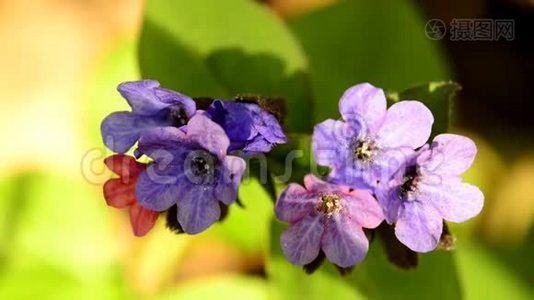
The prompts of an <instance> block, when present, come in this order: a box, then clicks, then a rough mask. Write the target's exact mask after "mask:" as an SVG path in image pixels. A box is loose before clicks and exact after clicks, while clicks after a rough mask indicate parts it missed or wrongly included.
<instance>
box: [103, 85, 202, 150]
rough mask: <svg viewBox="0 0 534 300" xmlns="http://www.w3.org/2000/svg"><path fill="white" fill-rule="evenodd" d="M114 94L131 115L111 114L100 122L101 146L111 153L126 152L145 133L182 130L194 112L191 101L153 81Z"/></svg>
mask: <svg viewBox="0 0 534 300" xmlns="http://www.w3.org/2000/svg"><path fill="white" fill-rule="evenodd" d="M118 90H119V92H120V93H121V95H122V96H123V97H124V98H125V99H126V101H128V104H129V105H130V106H131V108H132V111H131V112H126V111H121V112H114V113H112V114H110V115H109V116H107V117H106V118H105V119H104V121H103V122H102V125H101V132H102V138H103V140H104V144H105V145H106V146H107V147H108V148H109V149H111V150H113V151H114V152H118V153H124V152H126V151H128V150H129V149H130V148H131V147H132V146H133V145H134V144H135V142H137V140H138V139H139V138H140V137H141V135H142V134H143V133H144V132H145V131H147V130H148V129H151V128H154V127H161V126H176V127H180V126H183V125H185V124H186V123H187V121H188V120H189V119H190V118H191V117H192V116H193V115H194V114H195V111H196V105H195V102H194V101H193V100H192V99H191V98H189V97H187V96H185V95H182V94H180V93H177V92H174V91H171V90H168V89H164V88H161V87H160V85H159V82H157V81H155V80H141V81H132V82H124V83H121V84H120V85H119V87H118Z"/></svg>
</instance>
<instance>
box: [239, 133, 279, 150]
mask: <svg viewBox="0 0 534 300" xmlns="http://www.w3.org/2000/svg"><path fill="white" fill-rule="evenodd" d="M236 146H237V147H236ZM274 146H275V145H274V144H271V143H270V142H268V141H267V140H266V139H264V138H263V137H262V136H260V135H258V136H257V137H256V138H254V139H253V140H252V142H250V143H248V144H246V146H245V147H244V148H243V146H242V145H239V144H235V145H232V146H230V147H231V148H232V149H240V148H243V151H245V152H249V153H251V152H252V153H259V152H263V153H265V152H269V151H271V150H272V149H273V147H274Z"/></svg>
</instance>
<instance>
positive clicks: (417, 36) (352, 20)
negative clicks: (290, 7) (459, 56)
mask: <svg viewBox="0 0 534 300" xmlns="http://www.w3.org/2000/svg"><path fill="white" fill-rule="evenodd" d="M289 24H290V27H291V29H292V30H293V32H294V33H295V35H296V36H297V38H298V39H299V40H300V42H301V44H302V46H303V48H304V50H305V51H306V53H307V55H308V59H309V63H310V73H311V78H312V89H313V94H314V96H315V97H314V99H315V101H316V102H315V103H314V106H315V110H314V121H315V122H319V121H322V120H324V119H326V118H337V117H338V116H339V113H338V111H337V109H338V106H337V102H338V101H339V98H340V96H341V95H342V93H343V91H344V90H345V89H347V88H348V87H350V86H352V85H354V84H357V83H360V82H370V83H372V84H374V85H376V86H379V87H382V88H384V89H386V90H401V89H403V88H405V87H407V86H412V85H415V84H418V83H421V82H428V81H431V80H446V79H449V78H450V75H449V70H448V68H447V66H446V63H445V61H444V59H443V58H442V56H441V53H440V52H441V51H440V49H439V44H438V42H435V41H431V40H429V39H428V38H426V36H425V34H424V26H425V25H424V22H423V18H422V16H421V15H420V14H419V12H418V11H416V9H415V6H414V4H413V3H412V1H400V0H393V1H375V0H359V1H339V2H338V3H337V4H335V5H331V6H328V7H327V8H325V9H322V10H318V11H315V12H312V13H311V14H308V15H304V16H302V17H299V18H297V19H294V20H291V21H290V23H289Z"/></svg>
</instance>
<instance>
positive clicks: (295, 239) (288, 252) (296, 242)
mask: <svg viewBox="0 0 534 300" xmlns="http://www.w3.org/2000/svg"><path fill="white" fill-rule="evenodd" d="M323 231H324V228H323V224H322V223H321V218H320V217H319V216H318V215H317V216H306V217H304V218H303V219H301V220H300V221H298V222H296V223H294V224H291V225H289V228H288V229H287V230H286V231H284V232H283V233H282V235H281V236H280V243H281V246H282V251H283V252H284V255H285V256H286V257H287V259H288V260H289V261H290V262H291V263H292V264H295V265H301V266H302V265H306V264H309V263H311V262H312V261H313V260H314V259H315V258H316V257H317V255H319V250H320V249H321V237H322V235H323Z"/></svg>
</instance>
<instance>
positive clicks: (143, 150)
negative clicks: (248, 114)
mask: <svg viewBox="0 0 534 300" xmlns="http://www.w3.org/2000/svg"><path fill="white" fill-rule="evenodd" d="M229 144H230V141H229V139H228V137H227V135H226V133H225V132H224V130H223V129H222V128H221V127H220V126H219V125H217V124H216V123H214V122H213V121H211V120H210V119H209V118H208V117H207V116H206V115H205V114H204V113H197V114H196V115H195V116H193V117H192V118H191V119H190V120H189V122H188V123H187V125H186V126H184V127H182V128H176V127H160V128H154V129H152V130H150V131H148V132H146V133H144V134H143V136H142V137H141V139H140V140H139V147H138V149H137V150H136V153H138V154H145V155H147V156H149V157H150V158H152V160H153V163H151V164H150V165H149V166H148V167H147V169H146V170H145V171H143V172H142V173H141V174H140V175H139V178H138V181H137V187H136V194H137V199H138V200H139V203H140V204H141V206H143V207H144V208H146V209H150V210H154V211H165V210H167V209H169V208H170V207H171V206H173V205H175V204H176V206H177V216H176V217H177V220H178V222H179V223H180V225H181V227H182V228H183V230H184V231H185V232H186V233H189V234H196V233H199V232H202V231H204V230H206V229H207V228H208V227H209V226H211V225H212V224H213V223H214V222H216V221H218V220H219V218H220V216H221V207H220V205H221V204H223V205H230V204H232V203H233V202H234V201H235V199H236V198H237V191H238V188H239V183H240V181H241V177H242V175H243V172H244V170H245V166H246V164H245V161H244V160H243V159H242V158H240V157H236V156H231V155H227V154H226V153H227V151H228V146H229Z"/></svg>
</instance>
